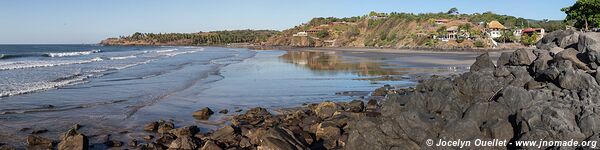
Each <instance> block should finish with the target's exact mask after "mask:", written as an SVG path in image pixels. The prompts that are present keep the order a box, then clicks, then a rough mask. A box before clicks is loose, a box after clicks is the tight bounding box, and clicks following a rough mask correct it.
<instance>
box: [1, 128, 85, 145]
mask: <svg viewBox="0 0 600 150" xmlns="http://www.w3.org/2000/svg"><path fill="white" fill-rule="evenodd" d="M26 143H27V149H53V148H54V146H56V149H59V150H86V149H89V141H88V138H87V136H85V135H84V134H82V133H80V132H79V131H77V129H76V128H71V129H69V130H68V131H67V132H65V133H63V134H62V135H61V136H60V141H53V140H51V139H48V138H44V137H40V136H37V135H33V134H32V135H29V136H27V141H26ZM0 149H7V150H8V149H12V148H6V147H5V148H0Z"/></svg>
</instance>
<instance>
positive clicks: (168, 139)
mask: <svg viewBox="0 0 600 150" xmlns="http://www.w3.org/2000/svg"><path fill="white" fill-rule="evenodd" d="M175 139H177V137H176V136H175V135H173V134H169V133H165V134H161V136H160V137H158V139H156V143H157V144H160V145H163V146H169V145H170V144H171V143H172V142H173V141H174V140H175Z"/></svg>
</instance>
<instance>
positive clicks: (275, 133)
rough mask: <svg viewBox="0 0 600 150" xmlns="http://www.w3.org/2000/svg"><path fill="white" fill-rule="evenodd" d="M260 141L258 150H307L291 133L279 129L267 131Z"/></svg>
mask: <svg viewBox="0 0 600 150" xmlns="http://www.w3.org/2000/svg"><path fill="white" fill-rule="evenodd" d="M260 141H261V142H260V144H258V147H257V148H258V149H286V150H294V149H298V150H299V149H308V148H307V146H306V144H305V143H302V142H301V140H299V139H297V138H296V137H294V136H293V133H291V131H289V130H286V129H283V128H280V127H275V128H270V129H268V130H267V132H266V133H265V134H264V135H263V136H262V137H261V140H260Z"/></svg>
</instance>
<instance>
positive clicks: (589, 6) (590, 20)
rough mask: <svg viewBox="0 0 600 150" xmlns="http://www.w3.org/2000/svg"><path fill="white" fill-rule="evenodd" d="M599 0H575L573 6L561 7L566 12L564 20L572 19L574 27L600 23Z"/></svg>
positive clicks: (586, 27)
mask: <svg viewBox="0 0 600 150" xmlns="http://www.w3.org/2000/svg"><path fill="white" fill-rule="evenodd" d="M599 8H600V0H577V2H575V4H573V6H569V7H565V8H562V9H561V11H563V12H565V13H566V14H567V17H566V18H565V21H574V22H575V24H574V26H575V27H576V28H580V29H581V28H584V29H585V30H589V27H590V26H592V27H598V26H599V25H600V9H599Z"/></svg>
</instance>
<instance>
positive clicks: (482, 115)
mask: <svg viewBox="0 0 600 150" xmlns="http://www.w3.org/2000/svg"><path fill="white" fill-rule="evenodd" d="M599 42H600V34H599V33H581V32H577V31H574V30H566V31H557V32H553V33H550V34H549V35H547V36H545V37H544V39H542V40H541V41H540V42H539V43H538V44H537V46H538V48H539V49H536V50H517V51H514V52H512V53H503V54H502V55H501V57H500V58H499V59H498V60H497V63H496V65H492V64H493V62H492V61H491V60H490V59H489V56H487V55H488V54H483V55H481V56H479V57H478V58H477V60H476V62H475V63H474V64H473V65H472V67H471V70H470V72H467V73H464V74H462V75H460V76H458V77H455V78H437V79H429V80H425V81H423V82H422V83H420V84H418V85H417V86H416V89H415V91H414V92H409V93H407V94H388V95H387V98H386V99H387V100H386V101H385V102H384V104H383V107H382V108H381V117H377V118H359V119H357V120H356V121H351V122H350V123H349V125H348V128H350V129H352V130H349V131H348V132H349V138H348V141H347V146H346V147H345V148H346V149H427V148H428V147H427V145H426V144H425V142H426V140H427V139H444V140H457V139H461V140H474V139H500V140H503V139H506V140H509V141H515V140H540V139H543V140H547V141H569V140H571V139H573V140H575V141H577V140H579V141H588V140H598V139H600V127H599V126H598V125H599V124H600V113H599V112H598V111H599V110H600V86H599V85H598V82H599V81H600V72H598V69H599V67H598V65H599V64H600V60H599V59H598V52H599V51H600V47H599V45H600V44H599ZM434 141H435V140H434ZM505 148H509V149H512V148H519V147H511V146H510V145H509V146H507V147H504V148H500V149H505ZM521 148H526V149H528V148H534V147H521ZM535 148H536V149H537V147H535ZM542 148H543V149H546V148H549V147H542ZM553 148H557V147H553Z"/></svg>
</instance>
